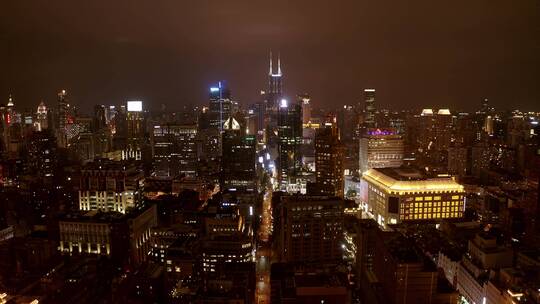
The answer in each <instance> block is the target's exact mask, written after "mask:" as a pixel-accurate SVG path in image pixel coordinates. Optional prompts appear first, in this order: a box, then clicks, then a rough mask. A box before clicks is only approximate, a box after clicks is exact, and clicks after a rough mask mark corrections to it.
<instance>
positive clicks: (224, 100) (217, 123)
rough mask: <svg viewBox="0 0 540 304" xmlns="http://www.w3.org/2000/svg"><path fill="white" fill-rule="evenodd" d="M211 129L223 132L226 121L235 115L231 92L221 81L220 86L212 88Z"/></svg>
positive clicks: (210, 106)
mask: <svg viewBox="0 0 540 304" xmlns="http://www.w3.org/2000/svg"><path fill="white" fill-rule="evenodd" d="M208 110H209V113H208V115H209V116H210V127H213V128H215V129H218V130H219V131H222V130H223V124H224V123H225V120H226V119H227V118H229V117H230V116H231V115H232V114H233V102H232V100H231V92H230V91H229V89H228V88H226V87H225V84H224V83H222V82H221V81H220V82H218V85H217V86H215V87H211V88H210V105H209V109H208Z"/></svg>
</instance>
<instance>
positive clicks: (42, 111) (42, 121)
mask: <svg viewBox="0 0 540 304" xmlns="http://www.w3.org/2000/svg"><path fill="white" fill-rule="evenodd" d="M48 127H49V115H48V111H47V106H46V105H45V103H44V102H43V100H42V101H41V102H40V103H39V106H38V107H37V111H36V130H38V131H41V130H45V129H47V128H48Z"/></svg>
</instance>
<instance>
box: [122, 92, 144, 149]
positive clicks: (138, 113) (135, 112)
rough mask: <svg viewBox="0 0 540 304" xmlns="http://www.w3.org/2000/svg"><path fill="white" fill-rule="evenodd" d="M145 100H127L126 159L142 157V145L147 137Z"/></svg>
mask: <svg viewBox="0 0 540 304" xmlns="http://www.w3.org/2000/svg"><path fill="white" fill-rule="evenodd" d="M143 114H144V113H143V102H142V101H140V100H133V101H128V102H127V118H126V123H127V147H126V149H125V151H124V152H125V155H124V157H123V158H124V159H138V160H140V159H141V158H142V152H141V151H142V146H143V144H144V142H145V141H146V139H145V128H144V115H143Z"/></svg>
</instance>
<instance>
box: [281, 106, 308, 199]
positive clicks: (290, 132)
mask: <svg viewBox="0 0 540 304" xmlns="http://www.w3.org/2000/svg"><path fill="white" fill-rule="evenodd" d="M278 111H279V112H278V139H279V142H278V153H279V154H278V182H279V188H280V189H281V190H283V191H286V189H287V186H288V185H289V184H294V183H296V177H297V175H298V174H299V172H300V168H301V166H302V156H301V153H300V148H301V145H302V107H301V105H299V104H288V102H287V100H285V99H282V100H281V101H280V105H279V109H278Z"/></svg>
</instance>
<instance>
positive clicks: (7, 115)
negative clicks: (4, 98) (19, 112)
mask: <svg viewBox="0 0 540 304" xmlns="http://www.w3.org/2000/svg"><path fill="white" fill-rule="evenodd" d="M13 106H14V104H13V98H12V97H11V94H10V95H9V99H8V103H7V105H3V104H2V105H0V110H1V114H2V117H1V123H2V124H1V128H2V138H1V141H2V147H1V148H2V151H3V152H7V151H8V150H9V129H10V126H11V124H12V121H13V118H12V116H13V114H12V112H13Z"/></svg>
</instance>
